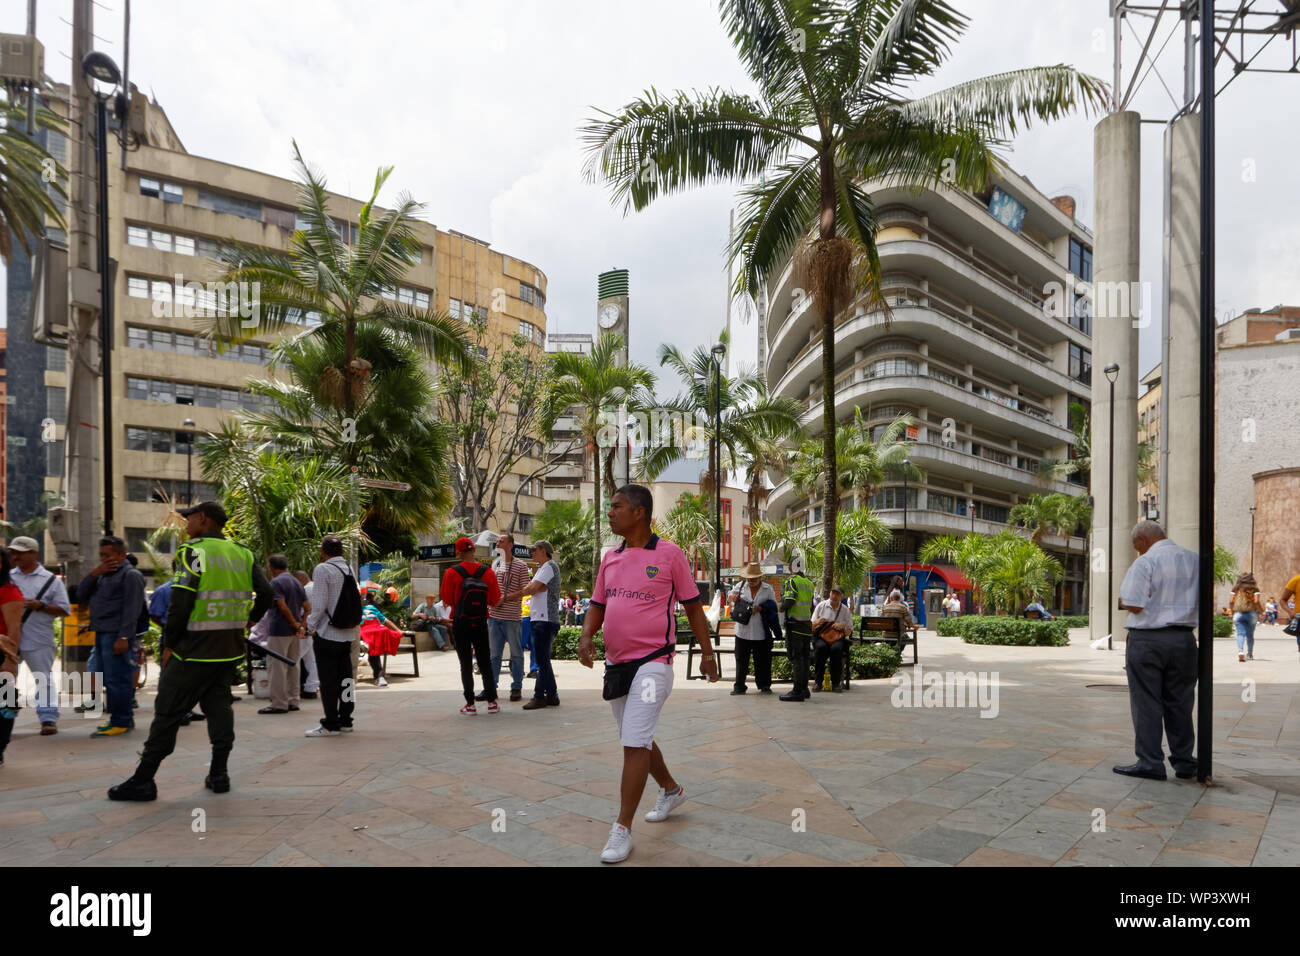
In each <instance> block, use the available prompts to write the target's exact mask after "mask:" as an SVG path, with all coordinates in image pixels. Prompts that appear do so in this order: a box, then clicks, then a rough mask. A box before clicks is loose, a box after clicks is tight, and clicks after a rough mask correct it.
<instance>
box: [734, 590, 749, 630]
mask: <svg viewBox="0 0 1300 956" xmlns="http://www.w3.org/2000/svg"><path fill="white" fill-rule="evenodd" d="M753 616H754V602H753V601H751V600H749V598H747V597H744V596H743V595H742V596H740V597H737V598H736V603H735V604H733V605H732V606H731V619H732V620H733V621H735V622H736V623H737V624H748V623H749V619H750V618H751V617H753Z"/></svg>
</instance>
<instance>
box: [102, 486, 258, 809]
mask: <svg viewBox="0 0 1300 956" xmlns="http://www.w3.org/2000/svg"><path fill="white" fill-rule="evenodd" d="M179 514H181V515H182V516H184V518H185V522H186V530H187V531H188V532H189V534H190V538H191V540H189V541H187V542H185V544H184V545H182V546H181V547H180V549H179V550H178V551H177V553H176V562H175V567H176V576H175V578H174V579H173V583H172V600H171V606H170V607H169V608H168V609H167V620H166V621H165V622H164V624H163V633H162V641H161V642H160V644H159V648H160V652H161V655H162V656H161V659H160V661H159V664H160V666H161V668H162V674H161V676H160V677H159V678H158V694H157V697H156V698H155V699H154V718H153V724H152V725H151V726H150V728H149V739H148V740H147V741H146V742H145V745H144V753H143V756H142V757H141V759H140V765H139V766H138V767H136V769H135V773H134V774H133V775H132V776H131V777H130V778H129V779H127V780H126V781H125V782H123V783H119V784H118V785H117V786H116V787H112V788H110V789H109V791H108V796H109V799H110V800H155V799H157V797H158V788H157V786H156V785H155V784H154V780H153V778H154V774H155V773H157V772H158V765H159V764H161V763H162V762H163V758H165V757H166V756H167V755H168V754H170V753H171V752H172V751H173V750H174V749H175V748H176V730H177V728H178V727H180V725H181V722H182V720H183V719H184V717H185V715H186V714H188V713H189V712H190V709H191V708H193V707H194V705H195V704H202V705H203V710H204V713H206V714H207V716H208V739H209V740H210V741H211V742H212V763H211V765H210V767H209V769H208V776H207V778H206V779H205V780H204V781H203V783H204V786H206V787H207V788H208V789H209V790H212V791H213V792H215V793H225V792H226V791H227V790H229V789H230V776H229V774H228V773H227V770H226V760H227V758H228V757H229V756H230V750H231V748H232V747H233V746H234V743H235V715H234V712H233V711H232V710H231V707H230V704H231V696H230V687H231V684H233V683H234V681H235V673H236V664H237V662H239V661H241V660H243V658H244V647H245V642H244V629H245V628H246V627H247V626H248V625H249V624H250V623H252V622H255V621H257V620H258V619H259V618H260V617H261V616H262V615H263V614H264V613H266V611H267V610H268V609H269V608H270V607H271V605H272V604H273V603H274V600H275V595H274V592H273V591H272V590H271V585H270V582H269V581H267V579H266V573H265V572H264V571H263V570H262V566H261V565H260V564H259V563H258V561H257V560H256V559H255V558H254V557H253V553H252V552H251V551H249V550H248V549H247V548H245V547H244V546H243V545H240V544H236V543H235V542H234V541H230V540H228V539H227V538H226V537H225V535H223V534H222V530H221V529H222V528H223V527H225V524H226V512H225V509H224V508H222V507H221V505H219V504H217V502H215V501H204V502H202V503H200V504H198V505H195V506H194V507H193V508H186V509H183V510H181V511H180V512H179Z"/></svg>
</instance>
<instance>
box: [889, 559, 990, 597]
mask: <svg viewBox="0 0 1300 956" xmlns="http://www.w3.org/2000/svg"><path fill="white" fill-rule="evenodd" d="M907 568H908V571H909V572H911V571H930V572H932V573H934V574H937V575H939V577H941V578H943V581H944V583H945V584H947V585H948V587H950V588H951V589H952V590H954V591H971V590H974V588H975V585H973V584H971V582H970V579H969V578H967V577H966V575H964V574H962V573H961V570H960V569H959V568H958V567H957V566H956V565H954V564H910V563H909V564H908V566H907ZM871 573H872V574H902V573H903V566H902V565H901V564H877V565H876V566H875V567H874V568H872V569H871Z"/></svg>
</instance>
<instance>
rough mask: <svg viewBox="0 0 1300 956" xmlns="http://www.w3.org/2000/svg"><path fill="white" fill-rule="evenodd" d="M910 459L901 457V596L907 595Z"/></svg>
mask: <svg viewBox="0 0 1300 956" xmlns="http://www.w3.org/2000/svg"><path fill="white" fill-rule="evenodd" d="M910 467H912V462H911V459H908V458H904V459H903V597H904V598H906V597H907V469H908V468H910Z"/></svg>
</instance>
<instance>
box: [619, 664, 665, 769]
mask: <svg viewBox="0 0 1300 956" xmlns="http://www.w3.org/2000/svg"><path fill="white" fill-rule="evenodd" d="M672 691H673V665H672V664H669V663H668V662H667V661H650V662H648V663H646V664H642V665H641V666H640V667H638V668H637V671H636V677H634V678H632V689H631V690H630V691H628V692H627V696H626V697H620V698H619V699H618V700H611V701H610V702H609V703H610V706H611V707H613V708H614V722H615V723H617V724H618V736H619V739H620V741H622V744H623V746H624V747H642V748H645V749H646V750H649V749H650V745H651V744H652V743H654V736H655V728H656V727H658V726H659V712H660V711H661V710H663V709H664V701H666V700H667V699H668V695H669V694H671V693H672Z"/></svg>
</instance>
